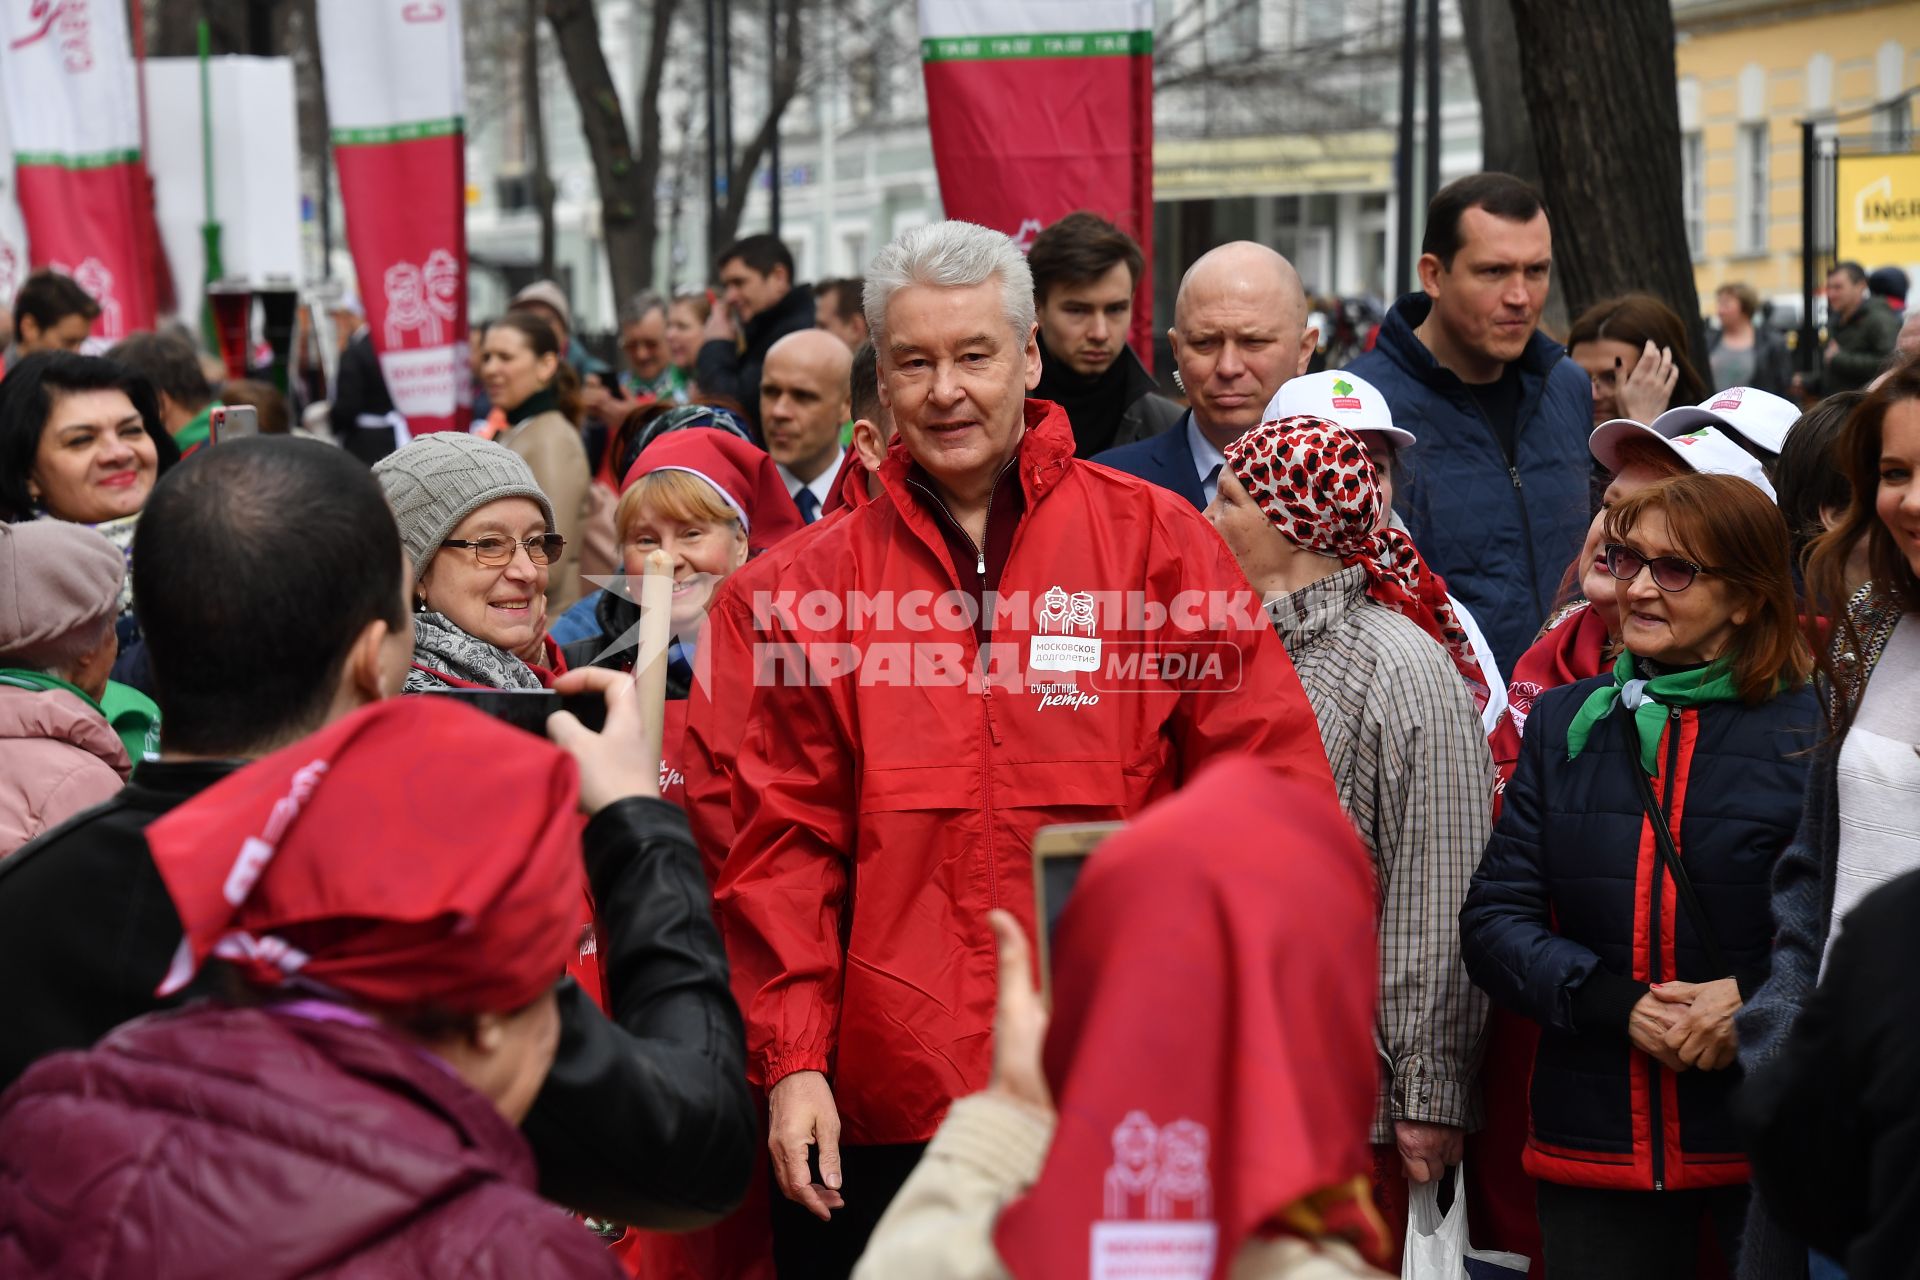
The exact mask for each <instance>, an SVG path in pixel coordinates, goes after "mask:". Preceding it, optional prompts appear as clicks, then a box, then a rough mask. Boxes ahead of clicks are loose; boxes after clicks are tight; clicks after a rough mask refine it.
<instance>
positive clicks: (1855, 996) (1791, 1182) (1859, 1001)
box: [1734, 873, 1920, 1280]
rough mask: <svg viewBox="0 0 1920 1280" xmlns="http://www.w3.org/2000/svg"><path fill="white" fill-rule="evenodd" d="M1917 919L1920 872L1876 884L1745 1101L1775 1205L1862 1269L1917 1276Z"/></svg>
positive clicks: (1741, 1112) (1747, 1125)
mask: <svg viewBox="0 0 1920 1280" xmlns="http://www.w3.org/2000/svg"><path fill="white" fill-rule="evenodd" d="M1916 919H1920V873H1913V874H1909V875H1905V876H1902V877H1901V878H1900V879H1898V880H1895V881H1893V882H1892V883H1890V884H1888V885H1886V886H1884V887H1882V888H1880V889H1877V890H1875V891H1874V892H1873V893H1871V894H1869V895H1868V896H1867V897H1866V898H1865V899H1863V900H1862V901H1861V902H1860V904H1859V905H1858V906H1856V907H1855V908H1854V909H1853V910H1852V911H1850V912H1848V913H1847V927H1846V928H1845V929H1844V930H1843V931H1842V932H1841V934H1840V936H1839V937H1838V938H1837V939H1835V940H1834V944H1833V949H1832V951H1830V952H1829V953H1828V955H1827V969H1826V974H1825V976H1824V977H1822V978H1821V980H1820V985H1819V986H1818V987H1817V988H1816V989H1815V990H1814V991H1813V994H1812V995H1811V996H1810V997H1809V998H1808V1000H1807V1002H1806V1007H1805V1009H1804V1010H1803V1011H1802V1012H1801V1014H1800V1017H1799V1020H1798V1021H1796V1022H1795V1023H1794V1024H1793V1030H1792V1031H1791V1033H1790V1034H1788V1035H1787V1037H1786V1040H1785V1044H1784V1046H1783V1048H1782V1049H1781V1051H1780V1053H1779V1054H1778V1056H1776V1057H1775V1058H1774V1059H1773V1061H1772V1062H1771V1063H1769V1064H1768V1065H1767V1066H1765V1067H1762V1068H1760V1069H1759V1070H1758V1071H1756V1072H1755V1074H1754V1076H1753V1078H1752V1079H1751V1081H1750V1082H1749V1083H1748V1084H1747V1086H1746V1087H1745V1088H1743V1089H1742V1090H1741V1091H1740V1093H1739V1094H1738V1096H1737V1097H1736V1098H1735V1102H1734V1112H1735V1116H1736V1118H1737V1119H1738V1120H1739V1122H1740V1128H1741V1133H1742V1134H1743V1136H1744V1137H1745V1138H1746V1140H1747V1144H1748V1151H1749V1152H1750V1153H1751V1154H1752V1157H1753V1178H1754V1182H1755V1184H1756V1185H1757V1186H1758V1188H1759V1190H1760V1193H1761V1195H1763V1196H1764V1197H1765V1199H1766V1204H1767V1207H1768V1209H1769V1210H1770V1211H1771V1212H1772V1213H1773V1215H1774V1216H1775V1217H1776V1218H1777V1219H1779V1221H1780V1222H1781V1224H1782V1225H1784V1226H1785V1227H1787V1228H1788V1229H1790V1230H1792V1231H1794V1232H1796V1233H1797V1234H1798V1235H1800V1236H1801V1237H1802V1238H1803V1239H1805V1240H1807V1241H1809V1242H1811V1243H1812V1244H1813V1245H1814V1247H1816V1248H1818V1249H1819V1250H1821V1251H1822V1252H1823V1253H1826V1254H1828V1255H1829V1256H1832V1257H1834V1258H1837V1259H1839V1260H1841V1261H1842V1262H1843V1263H1844V1264H1845V1266H1846V1270H1847V1274H1848V1275H1849V1276H1850V1277H1852V1280H1883V1278H1891V1277H1905V1276H1912V1275H1914V1274H1915V1267H1916V1262H1915V1258H1916V1255H1915V1251H1914V1244H1913V1225H1914V1223H1915V1222H1916V1221H1920V1164H1916V1163H1915V1161H1914V1158H1913V1153H1914V1151H1915V1150H1916V1146H1917V1145H1920V1105H1917V1104H1916V1102H1915V1099H1914V1092H1913V1082H1914V1081H1915V1080H1916V1079H1920V986H1916V985H1915V984H1914V983H1913V981H1912V980H1911V975H1912V974H1914V973H1915V972H1916V971H1920V930H1916V929H1915V928H1914V921H1915V920H1916ZM1743 1270H1744V1266H1743Z"/></svg>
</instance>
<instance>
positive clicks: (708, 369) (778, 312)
mask: <svg viewBox="0 0 1920 1280" xmlns="http://www.w3.org/2000/svg"><path fill="white" fill-rule="evenodd" d="M814 320H815V316H814V310H813V287H812V286H811V285H804V284H797V285H795V286H793V288H791V289H789V290H788V291H787V296H786V297H784V298H782V299H780V301H778V302H776V303H774V304H773V305H772V306H771V307H768V308H767V309H766V310H765V311H762V312H761V313H760V314H759V315H757V316H755V317H754V318H753V319H751V320H749V321H747V323H746V327H745V331H744V332H743V333H742V334H741V337H742V338H743V339H744V342H745V345H744V347H740V346H735V345H734V344H733V343H731V342H728V341H726V340H724V339H721V338H714V339H712V340H710V341H707V342H703V343H701V344H700V354H699V355H698V356H697V357H695V359H694V364H693V380H694V381H695V382H697V383H699V384H700V390H701V391H703V392H711V393H713V394H714V395H722V396H732V397H733V398H734V399H735V400H737V401H739V402H740V407H741V408H743V409H745V410H746V411H747V419H748V421H750V422H752V423H753V429H754V432H755V433H756V435H757V434H758V432H759V430H760V370H761V369H762V368H763V367H765V365H766V363H767V352H768V351H769V350H771V349H772V347H773V344H774V343H776V342H778V341H780V339H782V338H784V337H786V336H787V335H788V334H790V333H798V332H800V331H801V330H802V329H811V328H813V327H814Z"/></svg>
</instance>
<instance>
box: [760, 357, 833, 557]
mask: <svg viewBox="0 0 1920 1280" xmlns="http://www.w3.org/2000/svg"><path fill="white" fill-rule="evenodd" d="M852 374H853V353H852V352H851V351H849V350H847V344H846V343H844V342H842V341H840V339H838V338H836V337H834V336H833V335H832V334H831V333H828V332H827V331H826V330H825V329H802V330H800V331H799V332H798V333H790V334H788V335H787V336H786V337H784V338H782V339H780V341H778V342H776V343H774V344H773V346H772V347H771V348H770V349H769V350H768V352H767V362H766V364H765V366H763V367H762V369H761V373H760V431H761V434H762V435H763V436H765V437H766V442H767V453H768V454H769V455H770V456H771V457H772V458H773V460H774V462H775V463H776V464H777V465H778V466H779V468H780V478H781V479H782V480H785V481H786V482H787V492H788V493H789V494H791V495H793V503H794V505H795V506H797V507H799V508H800V514H801V515H802V516H804V517H805V518H806V521H807V523H808V524H812V523H813V522H814V521H815V520H817V519H819V518H820V509H821V508H822V507H824V506H825V505H826V502H827V499H828V498H829V497H830V496H832V494H833V485H834V478H835V475H836V474H837V473H838V471H839V469H840V454H841V450H842V447H843V445H842V442H841V430H842V428H843V427H844V426H845V425H846V423H847V419H848V418H849V417H850V416H851V415H850V411H849V408H848V399H849V395H850V392H849V383H850V381H851V379H852Z"/></svg>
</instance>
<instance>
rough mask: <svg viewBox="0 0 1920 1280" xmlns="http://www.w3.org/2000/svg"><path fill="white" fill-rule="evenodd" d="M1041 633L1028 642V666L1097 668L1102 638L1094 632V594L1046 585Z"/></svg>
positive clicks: (1060, 669) (1034, 669)
mask: <svg viewBox="0 0 1920 1280" xmlns="http://www.w3.org/2000/svg"><path fill="white" fill-rule="evenodd" d="M1038 622H1039V627H1040V633H1039V634H1038V635H1036V636H1033V637H1032V638H1031V639H1029V640H1028V642H1027V667H1028V668H1029V669H1030V670H1033V671H1098V670H1099V669H1100V640H1099V638H1098V637H1097V636H1095V635H1094V630H1095V624H1096V620H1095V615H1094V601H1093V594H1092V593H1091V592H1087V591H1076V592H1074V593H1073V594H1072V595H1068V594H1067V592H1066V589H1065V588H1064V587H1061V586H1058V585H1055V586H1052V587H1049V588H1047V594H1046V595H1045V596H1044V597H1043V598H1042V602H1041V609H1040V614H1039V618H1038Z"/></svg>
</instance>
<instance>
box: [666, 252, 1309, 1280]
mask: <svg viewBox="0 0 1920 1280" xmlns="http://www.w3.org/2000/svg"><path fill="white" fill-rule="evenodd" d="M865 305H866V313H867V323H868V326H869V328H870V329H871V331H872V333H873V336H874V345H875V348H876V350H877V351H878V353H879V372H880V392H881V398H882V401H883V403H884V404H885V405H886V406H887V407H889V408H890V409H891V410H892V413H893V419H894V423H895V426H896V427H897V428H898V430H899V435H900V439H899V442H898V443H896V444H895V446H894V447H893V449H892V451H891V453H890V455H889V456H888V458H887V461H886V463H885V465H884V466H883V467H882V468H881V470H880V480H881V483H882V484H883V485H884V487H885V489H886V493H887V497H888V499H889V500H888V501H875V502H873V503H870V504H868V505H867V506H864V507H861V508H859V509H857V510H854V511H850V512H848V513H847V514H846V515H845V516H844V517H843V518H841V519H839V520H837V521H836V522H834V524H833V525H832V526H831V527H828V528H825V529H824V530H823V531H822V532H820V533H818V534H816V535H815V536H814V537H813V538H812V540H811V541H810V542H809V544H808V546H807V554H806V555H805V556H797V557H794V558H793V560H792V563H791V564H789V565H787V566H786V570H785V572H784V573H783V574H782V575H781V578H780V581H779V592H778V593H777V595H776V597H775V598H774V599H772V600H768V599H766V598H764V597H763V598H762V599H760V600H753V599H743V598H742V597H741V596H740V595H739V594H738V593H733V594H731V595H730V596H729V597H728V598H727V599H725V600H723V601H722V602H721V604H720V605H719V606H717V609H719V610H732V611H734V613H735V614H736V616H734V617H731V618H726V619H722V620H721V625H718V626H716V627H714V628H713V633H714V634H731V635H735V636H742V637H751V642H752V643H753V644H754V646H755V647H756V648H757V649H758V651H759V652H758V654H757V655H756V656H757V657H758V658H759V659H761V660H760V661H755V662H752V663H744V662H743V661H742V660H741V658H740V656H739V655H733V656H728V655H722V654H718V653H716V654H714V655H713V658H714V662H715V664H716V667H715V669H716V670H722V669H724V670H726V671H728V672H734V673H738V674H740V675H741V678H747V677H746V674H745V673H747V672H754V673H755V675H754V677H753V678H755V679H756V680H757V686H758V687H756V688H755V689H754V693H753V698H754V715H753V717H752V723H751V725H750V726H749V727H748V728H747V730H746V734H745V738H744V740H743V741H742V743H741V745H740V749H739V755H738V758H737V760H736V764H735V773H734V781H733V804H732V813H733V817H734V819H735V820H736V822H737V826H738V832H737V834H736V835H735V836H734V837H733V839H732V841H731V847H730V849H729V850H728V852H727V854H726V857H725V860H724V862H723V863H722V865H721V869H720V874H719V879H718V883H717V885H716V898H717V904H718V910H719V914H720V918H721V920H722V922H723V931H724V933H725V936H726V939H727V943H728V950H729V958H730V960H731V963H732V967H733V979H734V990H735V994H736V995H737V996H738V998H739V1001H740V1006H741V1009H742V1011H743V1012H744V1014H745V1017H746V1022H747V1028H748V1041H749V1046H750V1048H749V1054H750V1059H751V1061H750V1067H749V1074H750V1075H751V1076H752V1078H753V1079H754V1081H755V1082H756V1083H757V1084H758V1085H759V1086H760V1087H762V1088H764V1089H767V1090H768V1091H769V1104H770V1112H771V1117H770V1118H771V1133H770V1139H769V1145H770V1147H771V1150H772V1155H773V1169H774V1177H775V1181H776V1183H777V1184H778V1188H779V1191H780V1193H781V1194H780V1195H779V1196H776V1197H775V1204H774V1208H775V1219H774V1240H775V1258H776V1263H777V1265H778V1268H779V1272H780V1275H781V1276H782V1280H790V1278H791V1277H792V1276H796V1275H807V1276H813V1275H833V1276H845V1275H846V1274H847V1273H848V1271H849V1270H850V1269H851V1267H852V1264H853V1262H854V1261H855V1260H856V1259H857V1258H858V1257H859V1254H860V1252H861V1248H862V1247H863V1245H864V1243H865V1240H866V1237H867V1235H868V1233H869V1232H871V1230H872V1228H873V1224H874V1223H875V1222H876V1221H877V1220H878V1218H879V1215H880V1214H881V1212H882V1211H883V1210H884V1209H885V1208H886V1206H887V1203H888V1202H889V1200H891V1198H892V1196H893V1194H894V1192H895V1191H896V1190H897V1189H898V1188H899V1186H900V1184H901V1182H903V1181H904V1180H905V1178H906V1176H907V1174H908V1173H909V1172H910V1171H911V1169H912V1167H913V1164H914V1162H915V1161H917V1160H918V1158H919V1154H920V1151H921V1150H922V1148H923V1146H924V1144H925V1143H926V1141H927V1140H928V1139H929V1138H930V1137H932V1135H933V1131H934V1129H935V1128H936V1127H937V1126H938V1124H939V1122H940V1119H941V1117H942V1116H943V1115H944V1114H945V1112H946V1109H947V1106H948V1104H949V1103H950V1102H951V1101H952V1100H953V1099H954V1098H956V1097H959V1096H961V1095H963V1094H966V1093H970V1092H972V1091H974V1090H977V1089H979V1088H981V1087H982V1086H983V1085H984V1084H985V1082H986V1079H987V1072H988V1066H989V1050H990V1043H989V1042H990V1031H991V1026H992V1021H993V1009H994V992H995V976H994V975H995V968H994V965H995V949H994V942H993V937H992V934H991V933H990V931H989V930H988V928H987V923H986V915H987V912H988V910H989V909H991V908H994V907H1005V908H1007V909H1008V910H1010V911H1012V912H1013V913H1014V914H1015V915H1016V916H1017V917H1019V918H1020V919H1021V921H1022V922H1023V923H1024V924H1025V925H1026V926H1027V927H1028V929H1029V930H1031V929H1032V928H1033V924H1034V895H1033V869H1032V863H1031V859H1030V853H1029V851H1030V848H1031V844H1032V839H1033V835H1034V832H1035V831H1036V830H1037V829H1038V828H1039V827H1042V826H1045V825H1048V824H1050V823H1061V822H1089V821H1101V820H1108V819H1124V818H1126V817H1128V816H1130V815H1131V814H1133V813H1135V812H1136V811H1138V810H1139V809H1140V808H1142V807H1143V806H1145V805H1146V804H1147V803H1149V802H1150V801H1152V800H1153V799H1155V798H1157V797H1159V796H1161V795H1164V794H1166V793H1167V792H1169V791H1171V790H1172V789H1173V788H1175V787H1176V786H1178V785H1179V784H1180V782H1181V781H1182V780H1183V779H1185V778H1186V777H1188V776H1190V775H1191V773H1192V772H1193V770H1194V769H1195V768H1196V767H1197V766H1198V765H1199V764H1200V763H1201V762H1202V761H1203V760H1204V758H1206V757H1207V756H1209V755H1210V754H1214V753H1224V752H1235V753H1245V754H1252V755H1254V756H1256V757H1258V758H1260V759H1261V760H1263V761H1265V762H1266V763H1268V764H1269V765H1271V766H1273V767H1275V768H1278V769H1280V770H1282V771H1284V772H1288V773H1291V774H1293V775H1294V776H1296V777H1302V778H1305V779H1307V780H1309V781H1310V782H1312V783H1314V784H1317V785H1320V786H1325V787H1327V788H1329V789H1331V787H1332V779H1331V775H1330V773H1329V771H1328V768H1327V762H1326V755H1325V752H1324V751H1323V749H1322V748H1321V745H1320V740H1319V735H1318V730H1317V729H1316V727H1315V722H1314V719H1313V713H1312V711H1311V709H1310V708H1309V707H1308V705H1307V703H1306V699H1305V695H1304V694H1303V693H1302V691H1301V689H1300V684H1299V680H1298V678H1297V677H1296V676H1295V675H1294V673H1293V669H1292V665H1291V664H1290V663H1289V662H1288V661H1287V657H1286V654H1285V652H1284V651H1283V650H1282V648H1281V646H1280V644H1279V643H1278V641H1277V640H1276V638H1275V637H1274V635H1273V633H1272V629H1271V627H1270V626H1269V625H1268V624H1267V622H1266V619H1265V615H1264V614H1263V613H1261V611H1260V609H1259V607H1258V603H1257V601H1256V600H1255V599H1254V597H1253V595H1252V592H1251V590H1250V589H1249V588H1248V586H1247V582H1246V579H1245V577H1244V576H1242V574H1241V573H1240V570H1239V568H1238V566H1237V565H1235V563H1234V561H1233V559H1232V557H1231V556H1230V555H1229V554H1228V552H1227V549H1226V547H1225V546H1224V545H1223V544H1222V543H1221V542H1220V540H1219V539H1218V538H1217V537H1215V536H1214V535H1213V533H1212V531H1211V530H1210V529H1209V528H1208V527H1207V525H1206V522H1205V521H1204V520H1203V519H1202V518H1201V517H1200V515H1199V513H1198V512H1196V511H1195V510H1194V509H1193V508H1192V506H1191V505H1190V504H1188V503H1187V502H1185V501H1184V500H1182V499H1181V498H1180V497H1179V496H1178V495H1176V494H1173V493H1170V492H1168V491H1167V490H1164V489H1161V488H1159V487H1157V486H1155V485H1152V484H1149V483H1147V482H1145V481H1142V480H1139V479H1136V478H1134V477H1132V476H1127V475H1122V474H1120V473H1119V472H1115V471H1112V470H1110V469H1108V468H1106V467H1100V466H1094V465H1092V464H1090V463H1086V462H1083V461H1081V460H1079V459H1077V458H1075V457H1074V456H1073V427H1072V423H1071V422H1070V421H1069V420H1068V418H1067V415H1066V413H1065V412H1064V411H1063V410H1061V409H1060V408H1059V407H1058V406H1057V405H1054V404H1051V403H1048V402H1045V401H1038V400H1029V399H1027V398H1026V394H1027V392H1028V391H1029V390H1030V389H1031V388H1032V387H1033V386H1034V384H1035V382H1036V381H1037V380H1038V379H1039V377H1040V351H1039V346H1038V344H1037V341H1036V339H1035V332H1036V326H1035V319H1034V304H1033V285H1032V279H1031V277H1030V275H1029V272H1028V269H1027V265H1026V261H1025V259H1024V258H1023V257H1022V256H1021V254H1020V252H1019V250H1018V249H1016V248H1015V247H1014V244H1013V242H1012V241H1011V240H1009V239H1008V238H1007V237H1006V236H1004V235H1001V234H1000V233H998V232H994V231H988V230H986V229H985V228H982V227H977V226H973V225H971V224H969V223H962V222H944V223H938V224H935V225H933V226H928V227H922V228H919V229H916V230H914V231H910V232H908V233H907V234H905V235H903V236H902V237H900V239H898V240H896V241H895V242H894V243H892V244H891V245H889V246H887V248H886V249H884V250H882V251H881V253H880V255H879V256H878V257H877V258H876V259H875V260H874V262H873V264H872V266H871V267H870V268H869V270H868V274H867V282H866V296H865ZM1055 588H1058V592H1056V591H1055ZM1059 593H1065V594H1066V596H1067V598H1068V601H1069V609H1068V617H1067V623H1066V626H1065V627H1064V628H1062V627H1061V626H1060V625H1059V624H1058V619H1057V618H1056V617H1055V614H1057V612H1058V610H1057V609H1053V610H1050V609H1049V606H1048V604H1047V600H1048V597H1049V596H1050V595H1051V596H1052V597H1053V599H1054V600H1055V601H1056V602H1057V601H1058V599H1059ZM1083 593H1084V594H1086V595H1087V596H1088V598H1089V599H1091V600H1093V601H1094V602H1095V603H1096V605H1097V608H1096V609H1095V612H1094V615H1093V618H1092V621H1091V623H1090V624H1089V623H1088V622H1087V621H1085V613H1086V609H1085V606H1084V605H1082V607H1081V609H1080V610H1079V614H1078V617H1076V614H1075V611H1074V610H1073V609H1072V607H1071V603H1072V601H1073V598H1074V597H1076V596H1079V595H1081V594H1083ZM855 602H857V605H858V607H857V608H856V607H852V606H853V605H854V604H855ZM1043 614H1044V615H1045V617H1044V618H1043V617H1042V615H1043ZM698 705H699V704H698V700H696V710H694V711H693V712H692V713H691V714H693V715H699V714H700V712H699V711H698V709H697V707H698ZM701 838H702V839H705V838H706V836H705V834H704V833H703V835H702V837H701ZM708 853H709V856H712V853H713V851H712V850H708ZM809 1148H813V1149H814V1152H815V1154H816V1156H817V1160H818V1169H817V1172H816V1171H812V1170H810V1169H809ZM843 1193H844V1195H843Z"/></svg>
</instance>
